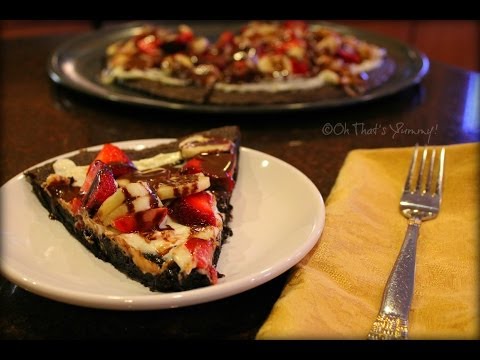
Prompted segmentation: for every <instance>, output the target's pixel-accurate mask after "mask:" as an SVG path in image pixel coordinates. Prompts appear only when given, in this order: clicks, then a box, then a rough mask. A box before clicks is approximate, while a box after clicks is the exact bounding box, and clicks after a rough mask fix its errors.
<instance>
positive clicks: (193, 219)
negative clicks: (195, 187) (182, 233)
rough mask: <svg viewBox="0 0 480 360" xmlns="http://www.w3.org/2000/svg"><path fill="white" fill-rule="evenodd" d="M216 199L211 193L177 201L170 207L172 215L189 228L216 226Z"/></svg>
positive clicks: (189, 196) (194, 195)
mask: <svg viewBox="0 0 480 360" xmlns="http://www.w3.org/2000/svg"><path fill="white" fill-rule="evenodd" d="M213 207H214V197H213V195H212V194H211V193H209V192H205V191H202V192H199V193H196V194H192V195H188V196H186V197H184V198H179V199H176V200H175V201H174V202H173V203H172V205H171V207H170V215H171V216H172V217H173V218H174V219H175V220H176V221H178V222H179V223H180V224H183V225H187V226H195V225H199V226H208V225H212V226H215V225H216V223H217V220H216V218H215V214H214V212H213Z"/></svg>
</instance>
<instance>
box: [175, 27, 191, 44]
mask: <svg viewBox="0 0 480 360" xmlns="http://www.w3.org/2000/svg"><path fill="white" fill-rule="evenodd" d="M178 31H179V33H178V36H177V41H178V42H181V43H184V44H186V43H188V42H190V41H192V40H193V31H192V29H190V27H188V26H187V25H180V26H179V28H178Z"/></svg>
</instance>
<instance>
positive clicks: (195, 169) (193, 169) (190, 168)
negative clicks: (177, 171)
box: [183, 157, 203, 174]
mask: <svg viewBox="0 0 480 360" xmlns="http://www.w3.org/2000/svg"><path fill="white" fill-rule="evenodd" d="M202 168H203V159H200V158H198V157H194V158H191V159H190V160H188V161H187V162H186V163H185V165H183V169H184V170H185V172H186V173H187V174H197V173H199V172H202Z"/></svg>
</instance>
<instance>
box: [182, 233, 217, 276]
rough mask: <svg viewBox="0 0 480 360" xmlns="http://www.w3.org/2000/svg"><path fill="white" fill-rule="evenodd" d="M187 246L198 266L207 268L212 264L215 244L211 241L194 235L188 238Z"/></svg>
mask: <svg viewBox="0 0 480 360" xmlns="http://www.w3.org/2000/svg"><path fill="white" fill-rule="evenodd" d="M185 247H186V248H187V249H188V251H190V254H192V255H193V258H194V259H195V261H196V263H197V268H200V269H206V268H208V266H210V265H212V261H213V250H214V246H213V243H212V242H211V241H208V240H204V239H199V238H195V237H192V238H189V239H188V240H187V242H186V243H185Z"/></svg>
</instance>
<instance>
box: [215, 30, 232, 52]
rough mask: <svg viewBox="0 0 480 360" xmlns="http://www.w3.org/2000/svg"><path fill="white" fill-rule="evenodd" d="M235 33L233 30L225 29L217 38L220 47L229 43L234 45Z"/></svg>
mask: <svg viewBox="0 0 480 360" xmlns="http://www.w3.org/2000/svg"><path fill="white" fill-rule="evenodd" d="M234 37H235V35H234V34H233V32H231V31H224V32H223V33H221V34H220V36H219V37H218V40H217V46H218V47H219V48H222V47H224V46H225V45H227V44H231V45H233V39H234Z"/></svg>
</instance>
